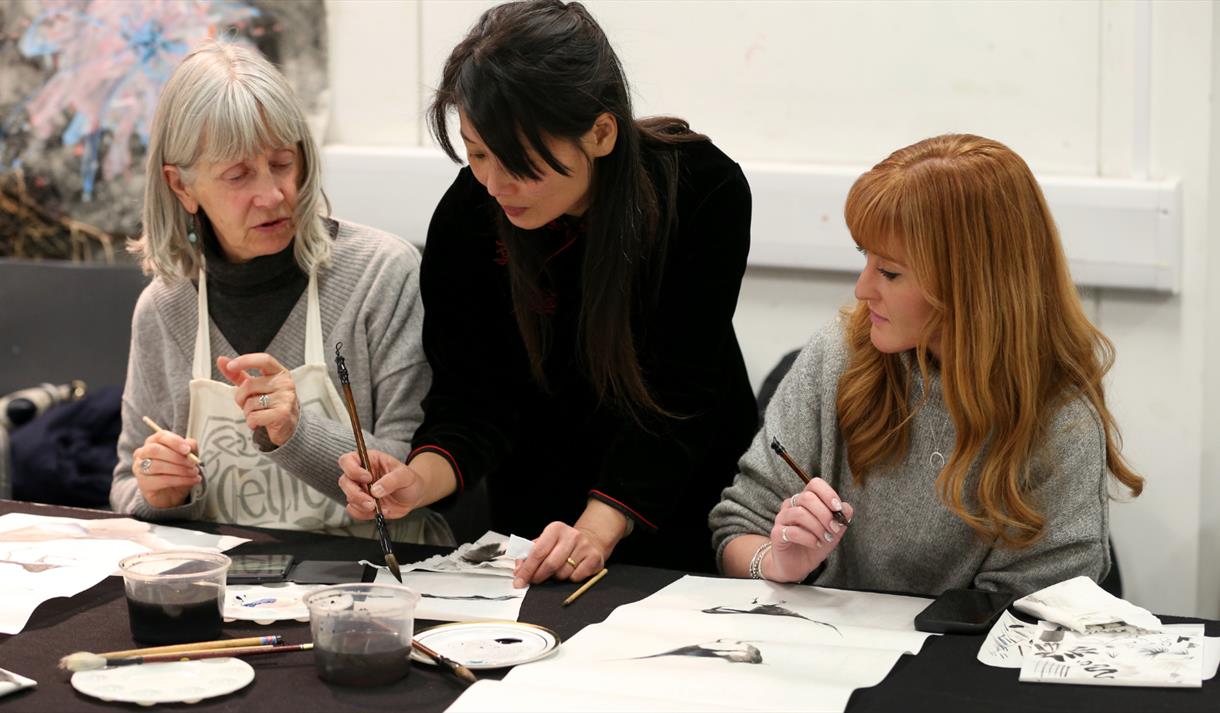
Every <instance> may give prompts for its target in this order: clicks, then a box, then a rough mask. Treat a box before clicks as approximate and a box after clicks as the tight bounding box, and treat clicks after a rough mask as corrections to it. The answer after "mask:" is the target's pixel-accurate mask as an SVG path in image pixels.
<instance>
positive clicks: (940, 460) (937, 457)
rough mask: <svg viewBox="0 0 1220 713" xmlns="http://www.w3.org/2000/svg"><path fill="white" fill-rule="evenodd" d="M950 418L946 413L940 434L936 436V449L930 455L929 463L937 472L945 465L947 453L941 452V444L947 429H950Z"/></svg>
mask: <svg viewBox="0 0 1220 713" xmlns="http://www.w3.org/2000/svg"><path fill="white" fill-rule="evenodd" d="M950 420H951V419H950V417H949V414H948V413H946V414H945V422H944V423H942V424H941V426H940V434H939V435H937V436H936V442H935V443H934V445H935V450H933V451H932V455H930V456H928V465H930V466H932V470H935V471H936V472H937V473H939V472H940V471H941V469H942V468H944V467H945V454H944V453H941V452H940V444H941V443H942V442H943V441H944V438H945V431H947V430H948V429H949V421H950Z"/></svg>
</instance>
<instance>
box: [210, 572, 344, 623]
mask: <svg viewBox="0 0 1220 713" xmlns="http://www.w3.org/2000/svg"><path fill="white" fill-rule="evenodd" d="M325 586H326V585H325V584H295V583H292V582H283V583H277V584H230V585H228V586H227V587H225V609H224V620H225V621H237V620H241V621H252V622H254V623H256V624H270V623H272V622H276V621H290V620H291V621H309V608H308V607H306V606H305V602H304V599H305V595H306V594H309V593H310V592H315V591H317V590H319V589H322V588H323V587H325Z"/></svg>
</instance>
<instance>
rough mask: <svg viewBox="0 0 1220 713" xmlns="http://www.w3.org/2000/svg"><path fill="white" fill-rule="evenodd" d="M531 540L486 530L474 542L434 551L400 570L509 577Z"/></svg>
mask: <svg viewBox="0 0 1220 713" xmlns="http://www.w3.org/2000/svg"><path fill="white" fill-rule="evenodd" d="M533 544H534V543H533V542H532V541H530V540H527V539H525V538H523V537H517V536H516V535H511V536H507V537H506V536H504V535H501V534H500V533H498V532H495V531H492V530H488V531H487V532H486V533H484V534H483V536H482V537H480V538H479V539H477V540H475V541H474V542H468V543H466V544H463V545H459V546H458V548H457V549H455V550H454V551H453V552H450V553H449V554H446V555H436V556H433V557H429V558H428V559H425V560H420V561H418V562H412V563H410V564H407V565H404V566H403V567H402V571H403V572H413V571H416V570H426V571H428V572H459V573H464V574H491V575H496V576H500V577H512V576H513V570H514V569H515V567H516V561H517V560H518V559H524V558H525V557H526V556H528V555H529V551H530V548H531V547H533Z"/></svg>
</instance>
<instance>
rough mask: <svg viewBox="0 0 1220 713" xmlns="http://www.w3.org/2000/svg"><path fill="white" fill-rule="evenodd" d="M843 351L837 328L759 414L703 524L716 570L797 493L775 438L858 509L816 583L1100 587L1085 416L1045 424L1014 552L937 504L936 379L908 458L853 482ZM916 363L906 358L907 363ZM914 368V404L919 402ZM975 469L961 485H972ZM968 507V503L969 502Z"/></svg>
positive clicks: (908, 587)
mask: <svg viewBox="0 0 1220 713" xmlns="http://www.w3.org/2000/svg"><path fill="white" fill-rule="evenodd" d="M847 361H848V351H847V345H846V343H845V341H844V332H843V328H842V325H841V324H840V323H839V321H837V320H836V322H835V323H832V324H831V325H829V326H828V327H826V328H824V329H823V330H822V331H820V332H819V333H817V334H815V335H814V336H813V338H812V339H811V340H810V341H809V344H808V345H806V346H805V348H804V349H803V350H802V351H801V354H800V356H799V357H798V358H797V360H796V363H795V364H793V366H792V370H791V371H790V372H789V373H788V375H787V376H786V377H785V378H784V380H783V382H782V383H780V385H779V388H778V389H777V391H776V393H775V396H774V398H773V399H772V401H771V403H770V404H769V405H768V407H767V413H766V418H765V422H764V424H763V426H762V428H761V429H760V431H759V433H758V434H757V435H756V436H755V438H754V442H753V443H752V444H751V445H750V449H749V450H748V451H747V452H746V453H745V455H744V456H742V458H741V460H740V461H739V463H738V467H739V470H740V472H739V474H738V475H737V477H736V479H735V480H734V482H733V485H732V486H730V487H728V488H726V489H725V490H724V493H723V495H722V498H721V501H720V503H719V504H718V505H717V506H716V507H715V508H714V509H713V510H712V512H711V515H710V518H709V522H710V524H711V527H712V530H713V538H712V540H713V545H714V546H715V548H716V554H717V562H720V563H721V567H722V569H723V563H722V558H723V555H724V547H725V545H726V544H727V543H728V542H729V540H731V539H733V538H734V537H737V536H739V535H744V534H758V535H764V536H766V535H769V534H770V532H771V527H772V525H773V524H774V521H775V515H776V513H777V512H778V511H779V507H780V505H781V503H782V501H783V500H784V499H785V498H787V497H789V496H790V495H792V494H793V493H796V492H799V491H800V490H801V488H802V487H803V484H802V483H801V480H800V478H799V477H798V476H797V475H796V474H795V473H793V472H792V471H791V470H789V469H788V467H787V466H786V465H785V464H784V463H783V461H781V460H780V459H779V457H778V456H776V455H774V454H773V453H772V452H771V450H770V448H769V444H770V442H771V438H772V437H778V438H779V439H780V441H781V442H782V443H783V444H784V446H785V447H786V448H787V450H788V452H789V454H790V455H791V456H792V457H793V458H794V459H795V460H796V462H797V463H799V464H801V466H802V467H803V468H805V469H806V472H808V473H809V474H810V475H811V476H815V477H816V476H821V477H822V478H824V479H825V480H826V481H828V482H829V483H830V485H831V486H832V487H834V489H835V490H836V491H837V492H838V493H839V495H840V497H841V498H842V499H843V500H844V501H846V502H848V503H851V505H852V506H853V507H854V508H855V516H854V519H853V520H852V523H851V525H850V526H849V527H848V530H847V534H846V535H844V537H843V539H842V541H841V542H840V543H839V546H838V547H837V548H836V549H835V550H834V551H833V552H832V553H831V554H830V556H829V557H828V558H827V560H826V562H825V565H824V567H823V568H822V569H820V570H819V571H818V574H817V576H816V578H815V580H814V583H815V584H820V585H826V586H832V587H842V588H849V589H876V590H885V591H900V592H910V593H916V594H932V595H935V594H939V593H940V592H942V591H944V590H946V589H951V588H957V587H976V588H979V589H989V590H1005V591H1010V592H1014V593H1016V594H1017V595H1018V596H1021V595H1024V594H1028V593H1029V592H1032V591H1035V590H1037V589H1041V588H1042V587H1045V586H1047V585H1050V584H1054V583H1056V582H1059V581H1061V580H1064V579H1068V578H1071V577H1075V576H1077V575H1086V576H1088V577H1091V578H1093V579H1094V580H1095V581H1100V579H1101V578H1102V577H1104V576H1105V574H1106V572H1107V571H1108V570H1109V568H1110V556H1109V549H1108V537H1109V523H1108V519H1109V508H1108V500H1107V478H1106V473H1107V471H1106V442H1105V434H1104V431H1103V429H1102V426H1101V423H1100V421H1099V419H1098V418H1097V415H1096V413H1095V412H1094V411H1093V409H1092V408H1091V407H1090V406H1089V405H1087V404H1086V403H1085V402H1084V401H1082V400H1079V399H1078V400H1074V401H1071V402H1069V403H1068V404H1067V405H1065V406H1064V407H1063V408H1061V409H1060V410H1059V412H1058V413H1056V414H1055V415H1054V417H1053V419H1052V421H1051V423H1050V427H1049V429H1048V436H1047V439H1046V442H1045V443H1043V444H1041V447H1040V448H1039V450H1038V452H1037V453H1036V454H1035V456H1034V457H1033V459H1032V461H1031V463H1030V475H1031V476H1032V478H1031V482H1033V483H1035V484H1036V485H1035V486H1034V489H1033V491H1032V497H1033V499H1034V502H1035V503H1036V507H1037V508H1038V509H1039V512H1041V513H1042V515H1043V516H1044V517H1045V518H1046V527H1045V531H1044V534H1043V536H1042V537H1041V538H1040V539H1039V540H1038V541H1037V542H1035V543H1034V544H1033V545H1031V546H1029V547H1027V548H1025V549H1020V550H1014V549H1011V548H1005V547H1001V546H999V545H998V544H995V543H993V542H988V541H984V540H983V539H981V538H980V537H979V536H978V535H976V534H975V533H974V531H973V530H971V528H970V527H969V526H968V525H967V524H966V523H965V522H963V521H962V520H961V519H960V518H959V517H957V516H956V515H955V514H954V513H953V512H952V511H951V510H950V509H949V508H948V507H947V506H946V505H945V504H944V503H943V502H942V501H941V500H940V498H939V496H938V494H937V490H936V477H937V470H936V469H935V468H933V467H932V465H931V464H930V463H929V459H930V457H931V455H932V453H933V452H934V451H937V450H939V451H940V452H941V453H943V454H944V455H945V456H946V457H947V456H948V455H950V454H951V453H952V449H953V444H954V437H955V436H954V430H953V423H952V420H951V419H950V418H949V414H948V411H947V410H946V409H945V405H944V401H943V399H942V396H941V389H940V379H939V375H938V374H933V375H932V376H933V378H932V380H931V390H932V393H931V395H930V397H929V399H928V402H927V403H926V404H925V406H924V407H923V408H921V409H920V410H919V411H918V412H917V413H916V414H915V416H914V418H913V420H912V422H911V437H910V450H909V451H908V453H907V454H906V457H905V458H903V459H902V461H901V462H900V463H898V464H896V465H894V466H892V467H887V468H882V469H879V470H878V471H876V472H874V473H872V474H871V477H870V478H869V479H868V480H867V481H866V483H865V484H864V485H863V486H859V485H856V484H855V483H854V482H853V480H852V474H851V471H850V470H849V468H848V465H847V452H846V446H845V444H844V442H843V438H842V436H841V434H840V433H839V427H838V419H837V415H836V411H835V400H836V397H837V392H838V383H839V377H840V376H841V375H842V374H843V372H844V370H845V369H846V367H847ZM908 363H909V364H913V363H914V360H913V359H911V360H908ZM921 381H922V380H921V379H920V378H919V375H918V368H917V367H915V374H914V376H913V378H912V382H913V388H912V389H911V391H912V394H911V403H912V404H915V403H917V402H918V401H919V400H920V399H921V398H922V394H923V391H922V383H921ZM977 473H978V463H977V462H976V463H975V465H974V467H972V469H971V471H970V475H969V479H968V480H967V483H968V486H969V483H971V482H973V480H974V479H975V478H977ZM972 502H973V501H972V500H970V499H967V504H968V505H969V504H972Z"/></svg>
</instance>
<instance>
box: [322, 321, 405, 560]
mask: <svg viewBox="0 0 1220 713" xmlns="http://www.w3.org/2000/svg"><path fill="white" fill-rule="evenodd" d="M342 349H343V342H339V343H338V344H336V345H335V370H336V371H338V372H339V383H340V384H341V385H342V386H343V401H344V403H346V404H347V415H348V416H349V417H350V418H351V420H352V433H353V434H354V435H355V436H356V453H357V454H359V456H360V466H361V467H362V468H364V469H365V470H367V471H368V472H369V473H370V474H372V472H373V467H372V464H371V463H369V452H368V449H367V448H366V447H365V445H364V430H363V429H361V428H360V416H359V415H358V414H357V413H356V400H355V399H354V398H353V397H352V384H351V382H350V381H349V380H348V373H347V363H346V362H345V361H344V359H343V353H342V352H341V351H340V350H342ZM366 490H367V488H366ZM373 502H374V503H375V504H376V506H377V538H378V539H379V540H381V552H382V553H383V554H384V555H385V566H386V567H389V568H390V574H393V575H394V579H397V580H398V582H399V583H400V584H401V583H402V570H400V569H399V568H398V558H397V557H395V556H394V546H393V545H392V544H390V535H389V532H388V531H387V530H386V524H385V515H382V514H381V501H380V500H378V499H377V498H373Z"/></svg>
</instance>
